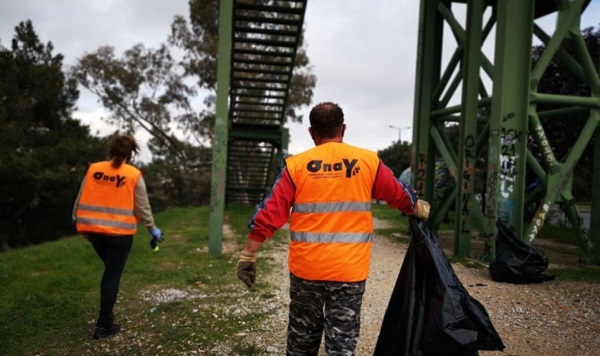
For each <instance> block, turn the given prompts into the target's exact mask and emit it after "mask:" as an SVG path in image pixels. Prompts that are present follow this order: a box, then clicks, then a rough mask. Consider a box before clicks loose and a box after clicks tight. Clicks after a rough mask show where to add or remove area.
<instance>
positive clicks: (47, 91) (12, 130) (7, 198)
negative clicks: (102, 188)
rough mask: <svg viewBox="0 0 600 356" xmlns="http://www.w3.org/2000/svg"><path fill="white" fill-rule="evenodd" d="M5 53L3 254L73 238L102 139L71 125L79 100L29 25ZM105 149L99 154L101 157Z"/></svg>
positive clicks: (0, 102)
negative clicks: (82, 188)
mask: <svg viewBox="0 0 600 356" xmlns="http://www.w3.org/2000/svg"><path fill="white" fill-rule="evenodd" d="M15 32H16V34H15V36H14V38H13V40H12V46H11V48H10V49H8V48H4V47H2V46H0V181H1V182H2V184H1V185H0V201H2V204H0V250H7V249H9V248H11V247H16V246H24V245H28V244H32V243H39V242H43V241H46V240H51V239H56V238H58V237H60V236H61V235H64V234H67V233H73V232H74V228H73V224H72V221H71V210H72V207H73V201H74V199H75V196H76V194H77V191H78V188H79V184H80V182H81V178H82V177H83V174H84V173H85V171H86V169H87V165H88V163H89V161H88V160H93V159H95V158H99V155H101V156H100V157H102V156H104V150H103V147H102V142H101V140H100V139H97V138H93V137H90V135H89V129H88V128H87V127H84V126H81V125H80V123H79V122H78V121H76V120H73V119H72V118H71V113H72V111H73V109H74V107H75V106H74V105H75V102H76V100H77V98H78V96H79V92H78V91H77V86H76V82H75V81H73V80H68V79H66V76H65V74H64V73H63V71H62V60H63V56H62V55H60V54H58V55H53V54H52V51H53V46H52V44H51V43H50V42H48V43H47V44H45V45H44V44H42V43H41V42H40V40H39V38H38V36H37V34H36V33H35V31H34V29H33V25H32V23H31V21H26V22H21V23H20V24H19V25H18V26H17V27H16V28H15ZM99 147H102V149H99Z"/></svg>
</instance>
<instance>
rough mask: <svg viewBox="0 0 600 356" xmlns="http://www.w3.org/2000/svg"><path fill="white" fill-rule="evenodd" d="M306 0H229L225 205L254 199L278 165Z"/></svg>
mask: <svg viewBox="0 0 600 356" xmlns="http://www.w3.org/2000/svg"><path fill="white" fill-rule="evenodd" d="M306 1H307V0H296V1H268V2H267V1H265V2H264V3H263V4H257V1H243V0H237V1H234V4H233V23H232V36H231V41H232V43H231V65H230V73H231V78H230V82H229V120H228V121H229V140H228V143H227V145H228V148H227V183H226V189H225V194H226V201H225V204H226V205H229V204H234V205H255V204H258V203H260V202H261V201H262V199H264V197H265V195H266V194H267V193H268V192H269V190H270V188H271V186H272V184H273V182H274V179H275V177H276V175H277V173H278V171H279V170H280V169H281V162H282V155H283V154H284V151H286V150H287V142H288V134H287V129H285V128H284V127H283V124H284V121H285V112H286V104H287V101H288V96H289V91H290V86H291V82H292V71H293V69H294V60H295V58H296V50H297V48H298V45H299V43H300V37H301V35H302V24H303V22H304V14H305V9H306Z"/></svg>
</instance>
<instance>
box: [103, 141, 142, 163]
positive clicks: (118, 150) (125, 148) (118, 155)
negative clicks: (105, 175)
mask: <svg viewBox="0 0 600 356" xmlns="http://www.w3.org/2000/svg"><path fill="white" fill-rule="evenodd" d="M139 150H140V147H139V146H138V144H137V142H135V139H134V138H133V137H132V136H126V135H115V136H113V137H112V138H111V139H110V141H109V142H108V158H109V159H110V160H111V161H112V166H113V167H115V168H119V167H120V166H121V164H123V162H127V161H129V160H130V159H131V157H132V156H133V155H134V154H135V153H138V151H139Z"/></svg>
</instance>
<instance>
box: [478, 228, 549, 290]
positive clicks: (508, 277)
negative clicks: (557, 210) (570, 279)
mask: <svg viewBox="0 0 600 356" xmlns="http://www.w3.org/2000/svg"><path fill="white" fill-rule="evenodd" d="M496 226H497V227H498V234H497V236H496V260H495V261H493V262H492V263H490V267H489V271H490V274H491V276H492V280H494V281H496V282H508V283H517V284H521V283H541V282H546V281H551V280H553V279H554V278H555V277H556V276H554V275H553V274H549V273H543V272H544V271H545V270H546V269H547V268H548V257H547V256H546V254H545V253H544V251H543V250H541V249H539V248H537V247H534V246H529V245H527V244H526V243H525V242H523V241H522V240H521V239H520V238H519V236H517V232H516V231H515V229H514V228H513V227H512V226H511V225H509V224H508V223H507V222H504V221H502V220H498V221H497V222H496Z"/></svg>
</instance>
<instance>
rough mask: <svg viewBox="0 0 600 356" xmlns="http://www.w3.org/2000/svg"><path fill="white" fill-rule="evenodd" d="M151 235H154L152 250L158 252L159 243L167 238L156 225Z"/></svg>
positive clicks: (151, 240) (151, 230)
mask: <svg viewBox="0 0 600 356" xmlns="http://www.w3.org/2000/svg"><path fill="white" fill-rule="evenodd" d="M150 235H152V238H151V239H150V248H151V249H152V251H154V252H158V244H159V243H160V242H163V241H164V240H165V239H164V238H163V236H162V232H161V231H160V230H159V229H158V228H157V227H156V226H154V227H152V229H150Z"/></svg>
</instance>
